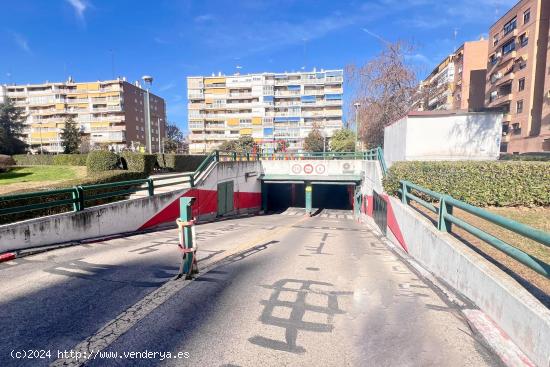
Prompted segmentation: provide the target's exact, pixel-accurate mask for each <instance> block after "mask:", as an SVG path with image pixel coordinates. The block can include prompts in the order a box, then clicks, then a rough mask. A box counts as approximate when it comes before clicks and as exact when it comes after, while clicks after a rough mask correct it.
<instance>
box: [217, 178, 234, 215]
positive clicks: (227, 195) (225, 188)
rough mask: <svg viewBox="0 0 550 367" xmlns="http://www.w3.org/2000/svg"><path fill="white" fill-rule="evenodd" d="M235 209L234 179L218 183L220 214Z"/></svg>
mask: <svg viewBox="0 0 550 367" xmlns="http://www.w3.org/2000/svg"><path fill="white" fill-rule="evenodd" d="M232 211H233V181H227V182H222V183H219V184H218V216H222V215H225V214H227V213H231V212H232Z"/></svg>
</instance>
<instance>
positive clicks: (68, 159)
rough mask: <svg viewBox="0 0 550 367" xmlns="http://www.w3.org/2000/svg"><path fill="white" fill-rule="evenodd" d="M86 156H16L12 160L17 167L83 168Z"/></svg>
mask: <svg viewBox="0 0 550 367" xmlns="http://www.w3.org/2000/svg"><path fill="white" fill-rule="evenodd" d="M87 157H88V155H87V154H57V155H51V154H33V155H31V154H17V155H14V156H13V158H14V159H15V162H16V164H17V165H18V166H51V165H56V166H85V165H86V158H87Z"/></svg>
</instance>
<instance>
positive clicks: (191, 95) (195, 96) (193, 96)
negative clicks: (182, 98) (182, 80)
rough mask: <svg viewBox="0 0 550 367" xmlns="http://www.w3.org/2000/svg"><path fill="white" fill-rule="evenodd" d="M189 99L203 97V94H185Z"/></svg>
mask: <svg viewBox="0 0 550 367" xmlns="http://www.w3.org/2000/svg"><path fill="white" fill-rule="evenodd" d="M187 98H189V99H204V94H189V95H187Z"/></svg>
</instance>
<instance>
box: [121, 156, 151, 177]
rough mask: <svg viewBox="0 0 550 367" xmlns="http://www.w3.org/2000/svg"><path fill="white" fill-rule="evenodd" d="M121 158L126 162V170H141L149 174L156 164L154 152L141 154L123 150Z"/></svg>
mask: <svg viewBox="0 0 550 367" xmlns="http://www.w3.org/2000/svg"><path fill="white" fill-rule="evenodd" d="M122 158H123V159H124V161H125V162H126V167H125V168H127V169H128V171H131V172H143V173H145V174H146V175H149V174H150V173H151V172H153V168H155V165H156V164H157V156H156V155H155V154H143V153H134V152H123V153H122Z"/></svg>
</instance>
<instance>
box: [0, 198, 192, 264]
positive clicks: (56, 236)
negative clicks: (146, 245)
mask: <svg viewBox="0 0 550 367" xmlns="http://www.w3.org/2000/svg"><path fill="white" fill-rule="evenodd" d="M186 191H187V190H178V191H173V192H168V193H163V194H158V195H154V196H150V197H149V196H147V197H143V198H139V199H133V200H123V201H118V202H116V203H111V204H105V205H98V206H94V207H91V208H88V209H84V210H83V211H80V212H69V213H61V214H54V215H48V216H46V217H41V218H36V219H29V220H25V221H22V222H17V223H13V224H6V225H2V226H0V253H3V252H7V251H14V250H21V249H27V248H32V247H39V246H46V245H52V244H58V243H64V242H73V241H79V240H84V239H89V238H95V237H103V236H109V235H114V234H119V233H126V232H131V231H135V230H137V229H139V228H140V227H141V226H142V225H143V223H145V222H146V221H147V220H149V219H150V218H151V217H153V216H154V215H155V214H156V213H158V212H161V211H162V210H163V209H164V208H166V207H167V206H168V205H170V204H171V203H173V202H174V201H176V200H177V199H178V198H180V197H181V196H182V195H184V194H185V192H186ZM159 224H160V223H159Z"/></svg>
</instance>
